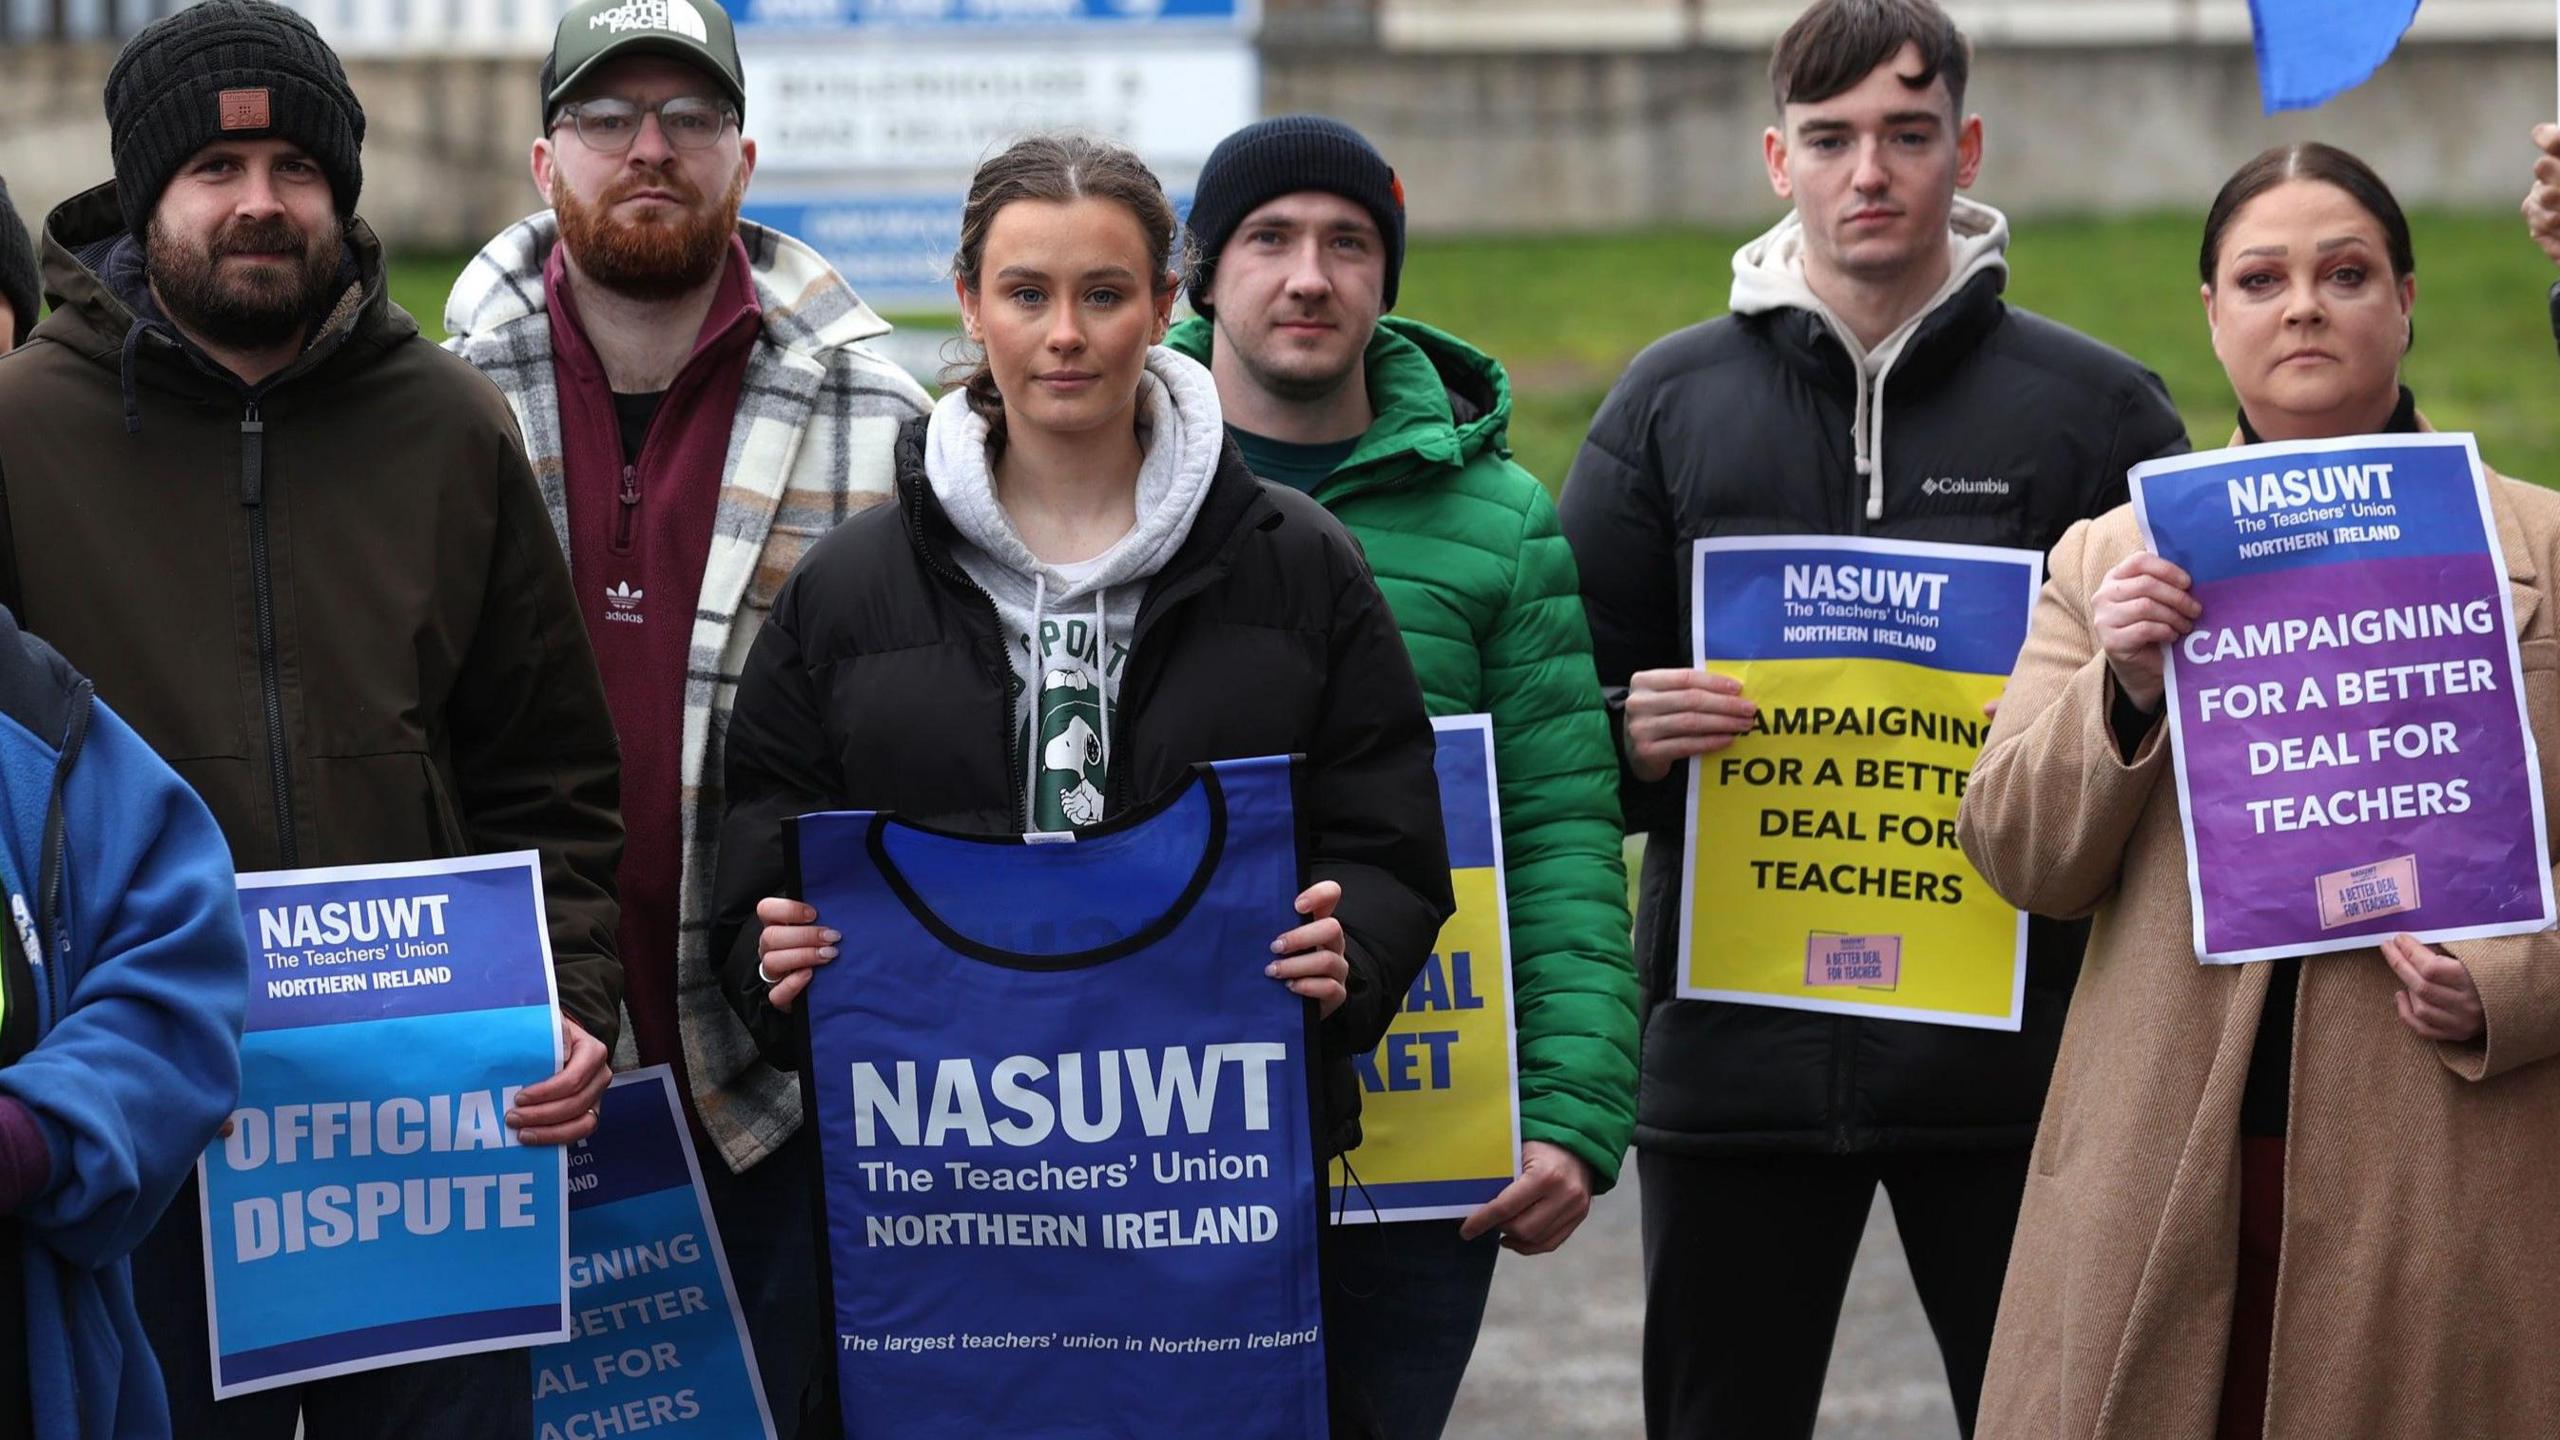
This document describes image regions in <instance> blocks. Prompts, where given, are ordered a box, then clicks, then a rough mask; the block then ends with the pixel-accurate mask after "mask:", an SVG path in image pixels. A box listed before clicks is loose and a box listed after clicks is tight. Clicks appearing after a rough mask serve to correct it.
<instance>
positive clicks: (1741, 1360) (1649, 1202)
mask: <svg viewBox="0 0 2560 1440" xmlns="http://www.w3.org/2000/svg"><path fill="white" fill-rule="evenodd" d="M1637 1173H1638V1175H1639V1177H1640V1180H1641V1184H1642V1187H1643V1192H1644V1271H1645V1317H1644V1413H1645V1433H1646V1435H1647V1436H1649V1437H1651V1440H1700V1437H1708V1436H1714V1437H1722V1436H1751V1437H1753V1440H1784V1437H1790V1436H1797V1437H1809V1436H1811V1435H1812V1434H1813V1423H1814V1415H1815V1412H1816V1411H1817V1410H1818V1409H1819V1408H1820V1407H1821V1404H1822V1381H1823V1376H1824V1373H1825V1372H1826V1371H1827V1370H1828V1369H1829V1368H1830V1364H1831V1343H1832V1338H1833V1335H1834V1333H1835V1332H1836V1331H1837V1330H1838V1328H1839V1323H1840V1299H1841V1296H1842V1295H1843V1293H1845V1292H1846V1291H1847V1289H1848V1285H1849V1267H1850V1264H1851V1262H1852V1261H1854V1260H1855V1259H1856V1258H1857V1253H1858V1240H1859V1237H1860V1235H1861V1234H1862V1233H1863V1232H1864V1231H1865V1229H1866V1223H1867V1209H1868V1207H1869V1206H1870V1205H1871V1204H1873V1203H1874V1200H1875V1190H1876V1186H1877V1185H1878V1184H1882V1185H1883V1186H1884V1188H1885V1193H1886V1194H1887V1195H1889V1196H1891V1197H1892V1200H1893V1218H1894V1225H1895V1228H1896V1229H1898V1230H1899V1231H1900V1232H1901V1235H1902V1249H1903V1253H1904V1254H1905V1255H1906V1256H1907V1257H1909V1260H1910V1264H1911V1279H1912V1281H1913V1283H1914V1284H1915V1285H1916V1286H1917V1287H1918V1289H1919V1291H1920V1304H1921V1307H1922V1308H1923V1309H1924V1310H1926V1311H1927V1312H1928V1315H1929V1328H1930V1329H1931V1330H1932V1331H1933V1332H1935V1333H1936V1335H1937V1339H1938V1352H1939V1355H1940V1357H1941V1358H1942V1359H1943V1360H1944V1361H1945V1364H1946V1367H1947V1388H1948V1390H1949V1392H1950V1393H1951V1395H1952V1396H1953V1398H1954V1401H1955V1410H1956V1420H1957V1423H1958V1424H1959V1425H1960V1426H1961V1427H1962V1428H1963V1431H1964V1433H1965V1434H1966V1435H1968V1436H1970V1435H1971V1434H1972V1433H1973V1417H1974V1410H1975V1407H1976V1406H1977V1405H1978V1404H1979V1403H1980V1401H1981V1398H1982V1372H1983V1367H1984V1365H1985V1364H1986V1363H1987V1362H1988V1361H1989V1359H1990V1355H1991V1326H1992V1322H1993V1321H1994V1320H1995V1319H1997V1318H1998V1316H1999V1311H2000V1283H2001V1280H2002V1278H2003V1277H2004V1276H2005V1274H2006V1272H2007V1270H2008V1265H2009V1239H2010V1236H2011V1235H2012V1233H2014V1232H2015V1230H2016V1229H2017V1224H2018V1204H2019V1200H2020V1198H2021V1197H2022V1196H2023V1194H2024V1193H2025V1190H2026V1179H2027V1152H2026V1151H2025V1150H1985V1151H1959V1152H1947V1153H1936V1154H1919V1155H1845V1156H1835V1155H1763V1156H1747V1157H1745V1156H1735V1157H1718V1158H1715V1159H1696V1158H1690V1157H1686V1156H1678V1155H1666V1154H1662V1153H1659V1152H1655V1151H1650V1150H1648V1151H1642V1152H1639V1158H1638V1160H1637Z"/></svg>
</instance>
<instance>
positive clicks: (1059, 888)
mask: <svg viewBox="0 0 2560 1440" xmlns="http://www.w3.org/2000/svg"><path fill="white" fill-rule="evenodd" d="M1292 779H1293V767H1292V763H1291V762H1290V761H1289V760H1287V759H1285V758H1283V759H1267V760H1242V761H1232V762H1224V763H1220V764H1216V765H1207V766H1200V767H1198V768H1196V769H1195V770H1194V772H1193V773H1192V774H1191V776H1190V777H1189V778H1188V779H1186V780H1185V781H1184V782H1183V783H1182V784H1180V785H1178V786H1177V787H1175V788H1174V790H1173V791H1172V792H1171V793H1169V794H1167V795H1165V796H1163V797H1161V798H1159V799H1157V800H1156V801H1154V802H1152V803H1150V804H1148V805H1145V806H1143V807H1141V808H1138V809H1135V810H1132V811H1130V812H1128V813H1126V814H1124V815H1121V816H1118V817H1115V818H1113V819H1111V820H1108V821H1106V822H1104V823H1103V824H1101V825H1099V826H1097V827H1095V828H1092V829H1089V830H1084V831H1080V832H1077V833H1074V834H1068V835H1046V834H1041V835H1029V836H1022V835H1010V836H998V837H977V836H960V835H952V834H947V833H943V832H940V831H936V830H931V829H927V828H924V827H921V826H917V825H913V824H909V823H906V822H903V821H900V820H897V819H895V818H892V817H890V816H887V815H880V814H873V813H870V812H863V811H849V812H840V813H834V814H825V815H805V816H802V817H800V818H799V819H797V820H795V821H793V822H791V830H792V853H793V863H794V865H795V866H796V867H797V872H798V878H799V892H800V895H801V898H803V899H805V900H807V901H808V902H809V903H810V904H812V905H814V906H816V907H817V910H818V914H819V918H820V920H821V922H822V923H824V924H825V925H827V926H828V927H830V928H832V929H835V930H838V931H841V932H842V933H843V935H844V941H843V944H842V946H841V950H842V954H841V956H840V957H839V958H838V959H837V960H836V961H835V962H834V963H833V964H830V965H827V966H825V967H824V968H822V969H820V970H819V971H818V972H817V975H816V977H815V979H814V980H813V982H812V983H811V985H810V987H809V989H808V992H807V993H806V995H805V996H804V997H803V1004H804V1006H805V1009H806V1013H807V1017H808V1026H809V1064H808V1066H807V1068H806V1069H805V1071H804V1072H803V1076H804V1079H803V1084H804V1087H805V1088H806V1090H807V1093H808V1100H809V1113H810V1115H811V1116H812V1117H813V1118H814V1122H815V1125H816V1130H817V1136H818V1147H819V1153H820V1157H821V1163H822V1169H823V1177H824V1185H823V1206H824V1211H825V1215H824V1229H825V1232H826V1237H827V1245H826V1257H827V1263H828V1266H829V1269H830V1272H831V1273H830V1280H831V1283H832V1286H833V1293H834V1296H835V1326H836V1375H837V1379H838V1383H839V1388H840V1394H841V1399H842V1403H843V1412H844V1423H845V1433H846V1435H847V1436H848V1437H850V1440H873V1437H878V1440H889V1437H896V1440H914V1437H919V1436H1004V1437H1008V1440H1139V1437H1145V1440H1161V1437H1170V1436H1199V1437H1214V1440H1260V1437H1268V1440H1305V1437H1309V1436H1320V1435H1322V1434H1324V1433H1325V1428H1326V1411H1325V1383H1324V1349H1323V1337H1322V1334H1321V1329H1322V1327H1321V1323H1320V1320H1319V1307H1318V1297H1319V1290H1318V1284H1317V1278H1316V1237H1317V1233H1318V1229H1319V1227H1320V1225H1321V1223H1322V1216H1323V1199H1322V1196H1323V1191H1322V1190H1321V1188H1320V1186H1321V1171H1320V1170H1319V1168H1318V1165H1317V1161H1316V1130H1315V1126H1316V1115H1317V1113H1318V1110H1319V1106H1318V1103H1317V1100H1316V1097H1315V1095H1314V1092H1313V1090H1312V1089H1311V1084H1312V1082H1311V1079H1310V1075H1311V1069H1310V1064H1309V1060H1310V1053H1311V1050H1312V1045H1313V1040H1314V1034H1315V1024H1314V1014H1313V1007H1312V1006H1311V1005H1310V1004H1309V1003H1308V1002H1306V1001H1304V1000H1301V999H1299V998H1298V997H1297V996H1295V995H1293V994H1292V993H1290V991H1289V990H1288V988H1287V987H1286V986H1284V985H1282V984H1281V983H1280V982H1278V981H1276V980H1273V979H1271V978H1269V977H1268V976H1266V975H1265V974H1264V973H1263V967H1264V966H1266V965H1268V964H1269V963H1270V961H1271V958H1272V957H1271V941H1272V939H1273V938H1274V937H1275V936H1277V935H1279V934H1280V933H1281V932H1282V931H1284V930H1287V929H1289V928H1290V927H1291V926H1292V925H1294V924H1296V923H1299V922H1298V920H1297V917H1296V915H1295V914H1294V912H1293V910H1292V908H1291V902H1292V901H1293V899H1294V898H1295V897H1296V895H1297V893H1298V891H1299V889H1300V888H1301V885H1300V877H1301V876H1302V874H1303V865H1302V863H1301V855H1300V845H1299V840H1298V825H1297V818H1296V808H1295V803H1294V796H1293V784H1292Z"/></svg>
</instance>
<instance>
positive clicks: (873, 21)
mask: <svg viewBox="0 0 2560 1440" xmlns="http://www.w3.org/2000/svg"><path fill="white" fill-rule="evenodd" d="M723 3H724V4H725V5H726V6H727V7H728V11H729V18H730V19H731V20H733V21H735V22H736V24H737V27H738V37H739V39H740V40H742V41H744V40H747V39H750V38H753V37H755V36H756V35H757V34H758V33H759V32H772V31H781V32H785V33H788V32H793V31H808V30H854V31H861V32H865V33H875V34H876V33H880V32H901V33H904V34H909V35H912V34H914V33H915V32H917V31H920V30H921V31H937V30H938V31H942V32H944V33H946V34H975V33H984V32H988V31H1004V30H1020V29H1043V30H1071V31H1072V30H1099V31H1103V32H1105V33H1108V34H1113V35H1118V36H1122V37H1125V36H1127V35H1128V34H1130V33H1131V32H1133V31H1137V30H1143V29H1150V28H1153V27H1157V26H1164V27H1168V28H1170V27H1180V28H1183V29H1196V30H1208V31H1216V30H1232V31H1239V32H1244V33H1250V32H1251V31H1252V30H1253V29H1254V27H1255V26H1256V24H1258V23H1259V21H1260V20H1261V16H1262V7H1261V5H1260V3H1258V0H723Z"/></svg>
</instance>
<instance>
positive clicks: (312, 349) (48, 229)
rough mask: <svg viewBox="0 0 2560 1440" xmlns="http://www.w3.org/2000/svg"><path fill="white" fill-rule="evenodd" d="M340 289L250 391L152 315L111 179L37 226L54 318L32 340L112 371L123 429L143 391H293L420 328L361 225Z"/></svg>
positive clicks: (356, 226)
mask: <svg viewBox="0 0 2560 1440" xmlns="http://www.w3.org/2000/svg"><path fill="white" fill-rule="evenodd" d="M338 276H339V280H340V281H341V282H342V284H343V286H344V288H343V289H342V290H341V292H340V294H339V298H338V300H337V303H336V304H334V305H333V306H331V307H330V309H329V312H328V314H327V315H326V316H324V317H322V318H321V320H320V321H319V323H318V324H316V325H314V326H313V327H312V331H311V335H310V337H309V338H308V339H307V340H306V341H305V342H304V345H303V350H302V354H301V356H300V357H299V358H297V359H296V360H295V361H294V362H293V363H292V364H290V365H288V366H286V367H285V368H284V369H283V370H281V371H279V372H277V373H276V374H274V375H271V376H269V377H268V378H267V379H265V380H263V381H261V382H259V383H258V384H257V385H255V386H252V385H249V384H247V383H245V382H244V381H242V380H241V379H240V378H239V377H238V376H236V375H233V374H231V373H230V372H228V371H226V370H224V369H223V368H222V367H221V366H219V365H217V364H215V363H214V361H213V360H212V359H211V358H209V357H207V356H206V355H205V354H204V353H203V352H202V351H200V350H198V349H196V347H195V346H193V345H191V344H189V343H188V342H187V341H186V339H185V338H184V337H183V336H181V335H180V334H179V333H178V331H177V328H176V327H175V326H173V325H171V324H170V323H169V321H168V318H167V317H166V316H164V315H162V314H161V313H160V308H159V305H158V303H157V302H156V301H155V300H154V299H153V297H152V295H151V289H150V285H149V283H148V281H147V280H146V279H145V278H144V274H143V265H142V245H141V242H140V241H138V240H136V239H134V238H133V237H132V236H131V235H130V234H128V233H127V232H126V230H125V227H124V214H123V212H122V211H121V210H120V209H119V208H118V207H117V205H116V187H115V182H114V181H112V180H111V181H108V182H107V183H105V184H103V185H97V186H93V187H91V188H90V189H88V190H84V191H82V192H81V193H80V194H77V195H74V196H72V197H71V198H70V199H68V200H65V201H63V202H62V203H61V204H60V205H57V206H55V207H54V210H53V213H52V214H51V215H49V216H47V217H46V219H45V226H44V291H45V298H46V300H47V301H48V302H49V303H50V304H51V305H52V307H53V311H52V313H51V314H49V315H47V316H46V317H45V318H44V323H43V324H41V325H39V326H37V327H36V332H35V334H34V335H33V336H31V337H29V338H30V339H31V340H37V341H42V340H50V341H53V342H55V343H56V344H59V345H62V346H64V347H65V348H67V349H69V350H72V351H74V352H75V353H77V354H79V355H82V356H84V357H86V358H87V359H89V360H91V361H93V362H95V363H97V364H99V365H104V366H106V367H108V368H110V369H112V370H115V371H116V372H117V374H118V375H119V377H120V378H121V381H122V384H123V387H124V395H125V426H126V428H127V429H128V430H134V429H138V428H140V426H141V424H142V422H143V409H144V407H143V400H142V393H141V392H142V391H144V390H146V389H150V390H161V391H167V392H172V393H175V394H179V395H183V396H187V397H190V398H210V399H217V400H223V401H230V400H236V399H237V398H239V397H240V396H241V395H243V394H263V393H265V392H266V391H268V390H272V389H274V388H275V387H277V386H279V385H286V384H291V383H293V382H294V381H296V380H298V379H300V378H301V377H302V376H304V375H306V374H309V373H311V372H312V371H314V370H316V369H318V368H319V367H320V366H321V365H322V364H323V363H324V362H325V363H328V364H330V365H331V366H332V367H345V366H360V365H363V364H367V363H370V361H371V360H373V359H374V358H377V357H379V356H380V355H381V354H382V353H383V352H385V351H387V350H389V349H391V348H392V347H394V346H397V345H399V344H400V343H401V342H403V341H405V340H407V339H409V338H410V337H411V336H414V335H416V334H417V333H418V322H416V321H415V320H412V319H411V318H409V314H408V312H407V311H405V310H402V309H401V308H400V307H399V306H397V305H395V304H393V303H392V302H391V287H390V285H389V283H388V282H387V281H386V279H385V277H384V272H383V259H382V242H381V241H380V240H379V239H378V238H376V237H375V235H374V233H373V227H372V226H370V225H367V224H366V223H365V222H364V221H363V219H362V218H360V217H359V218H353V219H350V220H348V221H347V222H346V249H345V253H344V255H343V256H342V257H341V259H340V261H339V266H338Z"/></svg>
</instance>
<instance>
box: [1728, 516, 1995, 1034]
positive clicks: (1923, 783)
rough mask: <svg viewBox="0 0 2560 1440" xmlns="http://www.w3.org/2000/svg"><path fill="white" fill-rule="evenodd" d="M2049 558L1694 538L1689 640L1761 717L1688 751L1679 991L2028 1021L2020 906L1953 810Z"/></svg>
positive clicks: (1976, 550) (1812, 1006)
mask: <svg viewBox="0 0 2560 1440" xmlns="http://www.w3.org/2000/svg"><path fill="white" fill-rule="evenodd" d="M2042 571H2043V561H2042V557H2040V556H2038V555H2036V554H2035V553H2034V552H2033V551H2027V550H2007V549H1997V548H1993V547H1988V546H1978V545H1936V544H1924V543H1917V542H1910V541H1896V540H1872V539H1859V538H1840V537H1827V536H1778V537H1751V538H1710V539H1704V540H1700V541H1698V542H1697V546H1696V551H1695V554H1694V557H1693V560H1692V569H1691V593H1690V617H1691V619H1690V644H1691V654H1692V658H1693V659H1694V661H1695V662H1696V663H1697V664H1698V665H1699V666H1701V667H1703V668H1705V669H1707V670H1709V671H1712V672H1714V673H1716V674H1720V675H1729V676H1732V677H1734V678H1735V679H1737V680H1739V681H1741V682H1742V693H1743V695H1744V696H1745V697H1747V698H1748V699H1750V700H1751V701H1752V702H1753V703H1754V704H1756V705H1757V706H1758V718H1757V720H1756V721H1755V722H1754V724H1753V728H1752V729H1751V730H1750V732H1749V733H1747V734H1744V735H1741V736H1738V737H1736V738H1735V740H1734V742H1733V743H1732V744H1731V745H1730V746H1727V747H1726V748H1724V749H1722V750H1719V751H1717V752H1715V753H1713V754H1709V755H1705V756H1701V757H1700V758H1699V759H1697V760H1696V761H1693V762H1691V765H1690V771H1689V824H1688V835H1689V854H1688V857H1687V863H1686V866H1685V868H1684V871H1683V873H1682V876H1681V927H1680V973H1679V987H1678V988H1679V994H1680V996H1681V997H1682V998H1683V999H1695V1000H1725V1001H1731V1002H1734V1003H1737V1004H1743V1005H1769V1006H1776V1007H1779V1008H1782V1009H1793V1010H1816V1011H1827V1012H1831V1013H1835V1014H1848V1015H1869V1016H1876V1017H1880V1018H1886V1019H1895V1020H1917V1021H1928V1022H1932V1023H1935V1024H1941V1025H1964V1026H1973V1027H1977V1028H1982V1029H1994V1030H2015V1029H2017V1028H2018V1024H2019V1013H2020V1004H2021V1000H2022V998H2023V996H2024V992H2025V984H2026V917H2025V916H2024V915H2022V914H2020V913H2019V912H2018V910H2017V909H2016V908H2015V907H2013V906H2011V905H2009V904H2008V903H2007V902H2006V901H2004V900H2002V899H2001V898H2000V897H1999V896H1998V895H1996V894H1994V893H1993V892H1992V890H1991V887H1990V886H1989V885H1988V884H1986V883H1985V882H1984V881H1983V879H1982V877H1981V875H1980V874H1978V873H1977V872H1976V871H1975V870H1974V868H1973V865H1972V863H1971V862H1970V861H1968V860H1966V859H1965V856H1964V852H1963V851H1962V850H1961V849H1959V848H1958V847H1957V844H1956V823H1955V822H1956V807H1957V805H1958V804H1959V803H1960V802H1961V801H1962V799H1963V796H1964V785H1965V780H1966V777H1967V776H1968V775H1969V774H1970V773H1971V771H1972V769H1973V761H1974V757H1975V756H1976V755H1978V754H1979V753H1980V752H1981V749H1982V740H1983V737H1984V735H1985V734H1987V733H1988V732H1989V730H1990V720H1989V717H1988V715H1987V714H1986V713H1985V709H1984V707H1985V706H1986V705H1987V704H1988V703H1989V702H1991V701H1994V700H1997V699H1998V698H1999V697H2000V693H2001V691H2002V690H2003V689H2004V688H2006V686H2007V684H2008V680H2009V671H2010V668H2011V667H2012V666H2013V665H2014V664H2015V663H2016V660H2017V656H2018V648H2019V646H2020V645H2021V644H2023V643H2024V641H2025V639H2026V629H2027V616H2028V614H2029V612H2030V611H2031V610H2032V609H2033V608H2034V605H2035V596H2036V588H2037V585H2038V583H2039V582H2040V580H2041V577H2042Z"/></svg>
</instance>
